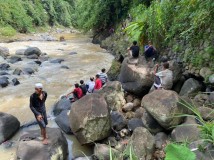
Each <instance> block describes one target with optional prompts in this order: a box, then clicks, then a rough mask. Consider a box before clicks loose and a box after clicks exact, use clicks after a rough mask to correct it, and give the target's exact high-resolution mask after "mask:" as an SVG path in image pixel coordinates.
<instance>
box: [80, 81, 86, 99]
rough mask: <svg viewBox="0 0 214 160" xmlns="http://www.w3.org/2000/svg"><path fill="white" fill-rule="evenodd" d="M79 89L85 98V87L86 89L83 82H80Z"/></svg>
mask: <svg viewBox="0 0 214 160" xmlns="http://www.w3.org/2000/svg"><path fill="white" fill-rule="evenodd" d="M80 88H81V90H82V93H83V95H84V96H85V95H86V93H87V87H86V85H85V83H84V81H83V80H81V81H80Z"/></svg>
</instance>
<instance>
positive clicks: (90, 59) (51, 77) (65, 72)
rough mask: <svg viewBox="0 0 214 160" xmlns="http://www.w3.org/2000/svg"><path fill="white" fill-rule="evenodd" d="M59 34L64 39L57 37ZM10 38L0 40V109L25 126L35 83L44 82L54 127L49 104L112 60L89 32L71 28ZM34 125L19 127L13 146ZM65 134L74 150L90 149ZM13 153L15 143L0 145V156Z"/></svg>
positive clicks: (5, 159) (5, 157)
mask: <svg viewBox="0 0 214 160" xmlns="http://www.w3.org/2000/svg"><path fill="white" fill-rule="evenodd" d="M60 37H64V39H65V40H63V41H59V39H60ZM8 41H10V40H8ZM12 41H13V42H10V43H0V55H1V56H0V73H1V75H0V83H1V86H0V97H1V98H0V104H1V105H0V111H1V112H4V113H9V114H11V115H13V116H15V117H17V119H18V120H19V121H20V125H21V126H28V124H31V123H33V122H34V121H35V119H34V116H33V114H32V113H31V111H30V109H29V96H30V94H32V93H33V92H34V84H35V83H37V82H41V83H43V84H44V86H45V90H46V91H47V92H48V99H47V103H46V106H47V111H48V115H49V119H50V126H49V127H54V128H57V127H58V126H57V125H56V124H55V122H54V121H53V119H54V117H53V116H52V108H53V105H54V104H55V103H56V102H57V100H58V99H59V98H60V97H61V96H62V95H64V94H65V93H66V92H69V91H71V90H72V85H73V84H74V83H75V82H78V81H79V80H80V79H83V80H85V81H86V80H88V79H89V77H90V76H94V75H95V74H96V73H97V72H99V71H100V69H101V68H103V67H105V68H106V69H109V68H110V66H111V62H112V60H113V56H112V55H110V54H109V53H107V51H106V50H104V49H101V48H100V47H99V45H94V44H92V43H91V39H90V38H89V36H88V35H83V34H80V33H78V32H75V33H70V30H66V31H63V30H60V31H56V32H51V33H41V34H33V35H22V36H18V38H17V39H15V41H14V40H12ZM33 47H36V48H33ZM27 49H28V51H29V52H28V53H27V52H26V50H27ZM37 128H38V127H36V128H35V127H34V126H32V127H30V128H23V129H21V130H20V131H19V132H18V133H17V134H16V136H15V137H13V138H12V139H11V142H13V145H12V146H16V141H17V140H18V138H19V135H20V134H21V133H23V132H24V131H26V130H32V129H37ZM67 138H68V141H69V142H70V144H69V145H70V147H71V144H72V146H76V148H75V147H74V148H75V149H74V148H73V149H70V151H71V150H72V152H73V153H74V152H76V153H77V155H78V154H82V153H80V151H79V150H82V151H84V152H85V153H90V150H88V149H84V147H83V148H82V147H81V146H80V145H79V144H78V141H77V140H76V139H75V138H74V137H73V136H67ZM69 139H70V140H69ZM8 143H9V144H10V141H9V142H8ZM6 148H8V147H6ZM9 148H10V147H9ZM86 148H87V147H86ZM14 154H15V147H12V148H10V149H5V146H4V145H1V147H0V155H1V159H2V160H9V159H13V156H14Z"/></svg>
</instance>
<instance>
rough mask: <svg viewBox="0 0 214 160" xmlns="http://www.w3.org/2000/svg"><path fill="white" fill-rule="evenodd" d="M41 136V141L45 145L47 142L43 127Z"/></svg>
mask: <svg viewBox="0 0 214 160" xmlns="http://www.w3.org/2000/svg"><path fill="white" fill-rule="evenodd" d="M42 137H43V141H42V143H43V144H44V145H47V144H48V139H47V133H46V129H45V128H42Z"/></svg>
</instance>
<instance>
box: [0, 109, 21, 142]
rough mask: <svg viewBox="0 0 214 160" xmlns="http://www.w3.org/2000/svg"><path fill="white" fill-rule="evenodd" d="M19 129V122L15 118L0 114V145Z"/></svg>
mask: <svg viewBox="0 0 214 160" xmlns="http://www.w3.org/2000/svg"><path fill="white" fill-rule="evenodd" d="M19 127H20V122H19V121H18V119H17V118H16V117H14V116H12V115H10V114H7V113H3V112H0V144H1V143H2V142H4V141H6V140H8V139H9V138H11V137H12V136H13V135H14V134H15V133H16V132H17V131H18V130H19Z"/></svg>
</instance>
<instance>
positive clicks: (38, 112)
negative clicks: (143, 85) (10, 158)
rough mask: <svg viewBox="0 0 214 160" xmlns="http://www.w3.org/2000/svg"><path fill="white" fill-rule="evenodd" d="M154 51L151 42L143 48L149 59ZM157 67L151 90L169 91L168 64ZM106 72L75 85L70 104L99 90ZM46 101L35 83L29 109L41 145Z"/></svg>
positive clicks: (135, 49) (133, 50) (135, 50)
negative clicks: (35, 123) (38, 128)
mask: <svg viewBox="0 0 214 160" xmlns="http://www.w3.org/2000/svg"><path fill="white" fill-rule="evenodd" d="M128 50H129V51H130V53H131V55H132V57H134V58H138V56H139V51H140V49H139V47H138V46H137V42H136V41H134V42H133V46H131V47H130V48H129V49H128ZM154 50H156V49H155V48H154V47H153V46H152V45H151V42H150V43H149V45H148V46H146V47H145V52H144V54H145V57H146V58H151V57H153V56H154V55H153V54H154V53H153V52H154ZM158 68H159V65H158V64H157V65H156V66H155V68H154V85H153V89H156V90H158V89H171V88H172V85H173V74H172V71H171V70H170V69H169V63H168V62H167V61H165V62H163V70H162V71H160V72H158ZM105 72H106V70H105V69H102V70H101V72H100V73H98V74H97V75H96V77H95V79H94V78H93V77H91V78H90V80H89V81H88V82H87V83H84V81H83V80H81V81H80V84H79V83H76V84H75V89H74V90H73V91H72V92H71V93H69V94H67V97H69V95H70V94H73V97H72V98H71V99H70V98H69V99H70V100H71V101H72V102H74V101H76V100H78V99H80V98H82V97H83V96H85V95H86V94H90V93H93V92H94V91H96V90H100V89H101V88H102V87H103V86H104V85H105V84H106V82H107V81H108V77H107V74H106V73H105ZM46 99H47V92H45V91H43V85H42V84H41V83H37V84H36V85H35V92H34V93H33V94H32V95H31V96H30V109H31V110H32V112H33V114H34V115H35V118H36V120H37V122H38V124H39V126H40V129H41V135H42V137H43V140H42V142H43V144H45V145H46V144H48V137H47V133H46V125H47V124H48V120H47V115H46V109H45V101H46Z"/></svg>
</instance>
